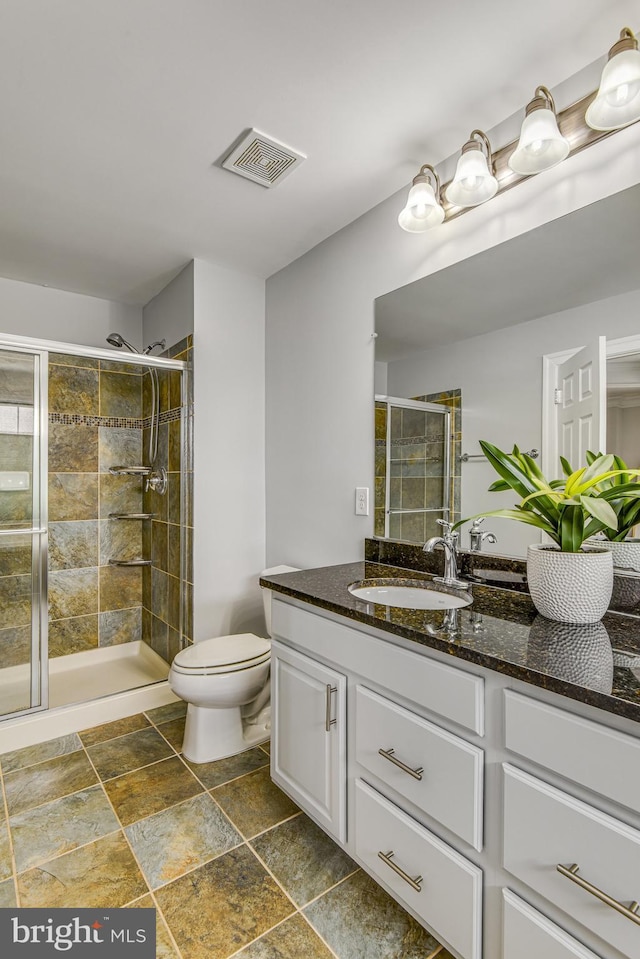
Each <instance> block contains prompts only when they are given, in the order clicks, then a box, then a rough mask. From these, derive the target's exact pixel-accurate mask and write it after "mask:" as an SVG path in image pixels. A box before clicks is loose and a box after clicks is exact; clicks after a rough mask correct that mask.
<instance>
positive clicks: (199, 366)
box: [194, 260, 285, 641]
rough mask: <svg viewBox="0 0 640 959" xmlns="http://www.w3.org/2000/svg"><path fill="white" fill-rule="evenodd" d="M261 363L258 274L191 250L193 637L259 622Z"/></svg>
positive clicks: (261, 288)
mask: <svg viewBox="0 0 640 959" xmlns="http://www.w3.org/2000/svg"><path fill="white" fill-rule="evenodd" d="M264 364H265V353H264V280H261V279H258V278H257V277H254V276H249V275H246V274H242V273H237V272H235V271H232V270H228V269H225V268H223V267H220V266H216V265H215V264H213V263H207V262H205V261H203V260H195V261H194V390H195V395H194V406H195V412H194V421H195V427H194V432H195V442H194V476H195V489H194V509H195V520H194V525H195V531H194V540H195V542H194V575H195V584H194V585H195V590H194V592H195V599H194V639H195V640H196V641H197V640H202V639H206V638H208V637H209V636H216V635H221V634H224V633H237V632H248V631H253V630H257V631H259V632H263V631H264V619H263V616H262V602H261V591H260V589H259V587H258V576H259V574H260V571H261V570H262V569H264V566H265V502H264V497H265V494H264V490H265V474H264V461H265V460H264V455H265V450H264V390H265V377H264ZM284 559H285V557H283V560H284Z"/></svg>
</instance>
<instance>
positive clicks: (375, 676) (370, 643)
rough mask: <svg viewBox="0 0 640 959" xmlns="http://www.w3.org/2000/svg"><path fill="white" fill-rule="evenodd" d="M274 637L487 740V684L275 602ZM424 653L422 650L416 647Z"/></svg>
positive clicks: (304, 611) (311, 614)
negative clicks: (485, 689) (485, 703)
mask: <svg viewBox="0 0 640 959" xmlns="http://www.w3.org/2000/svg"><path fill="white" fill-rule="evenodd" d="M271 615H272V620H271V623H272V630H271V631H272V635H273V636H274V637H282V638H283V639H286V640H289V641H290V642H292V643H295V644H296V646H301V647H302V648H303V649H307V650H309V652H310V653H311V655H313V656H320V657H322V658H324V659H328V660H329V661H330V662H333V663H335V664H336V665H337V666H338V667H339V668H340V669H343V670H345V672H350V673H353V674H354V675H356V676H362V677H363V679H369V680H371V681H372V682H374V683H378V684H379V685H380V686H382V687H386V688H389V687H393V690H394V692H395V693H397V694H398V696H399V697H402V698H404V699H408V700H410V701H411V702H414V703H418V704H420V705H422V706H424V707H425V708H427V709H429V710H431V711H432V712H434V713H438V714H439V715H440V716H443V717H444V718H445V719H450V720H452V721H453V722H454V723H458V725H460V726H462V727H464V728H465V729H470V730H471V731H472V732H474V733H478V734H479V735H481V736H482V735H484V680H483V679H482V678H481V677H480V676H474V675H473V674H471V673H467V672H465V670H463V669H457V668H456V667H454V666H447V665H446V664H445V663H441V662H439V661H437V660H435V659H431V658H430V657H429V656H428V655H426V654H425V655H423V654H422V653H418V652H415V653H414V652H411V651H410V650H406V649H403V648H402V647H401V646H396V645H395V644H394V643H393V642H392V640H388V641H387V640H382V639H377V638H376V637H375V636H369V635H367V634H366V633H364V632H362V631H361V630H359V629H355V628H353V627H351V626H345V625H343V624H342V623H336V622H334V620H332V619H326V618H325V617H324V616H321V615H319V614H318V613H312V612H307V611H306V610H304V609H298V607H297V606H291V605H289V604H288V603H284V602H282V601H281V600H277V599H276V600H274V603H273V608H272V614H271ZM418 648H422V649H424V647H418Z"/></svg>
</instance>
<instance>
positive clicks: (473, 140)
mask: <svg viewBox="0 0 640 959" xmlns="http://www.w3.org/2000/svg"><path fill="white" fill-rule="evenodd" d="M639 120H640V50H639V49H638V40H637V38H636V36H635V34H634V32H633V30H631V29H630V28H629V27H624V28H623V29H622V30H621V31H620V39H619V40H617V41H616V43H614V45H613V46H612V47H611V49H610V50H609V60H608V63H607V64H606V66H605V68H604V70H603V71H602V78H601V81H600V87H599V89H598V91H597V92H596V93H594V92H591V93H587V94H586V95H585V96H583V97H581V98H580V99H579V100H576V101H575V103H571V104H570V105H569V106H567V107H565V108H564V109H563V110H562V111H560V113H557V112H556V105H555V102H554V99H553V96H552V94H551V92H550V91H549V90H548V88H547V87H543V86H539V87H536V91H535V94H534V97H533V99H532V100H531V101H530V103H528V104H527V107H526V111H525V118H524V121H523V123H522V127H521V130H520V137H519V139H518V140H514V141H513V142H511V143H507V144H505V145H504V146H502V147H500V148H498V149H496V150H495V152H494V151H493V150H492V148H491V144H490V142H489V139H488V137H487V135H486V133H483V132H482V130H474V131H473V132H472V133H471V136H470V137H469V139H468V140H467V142H466V143H465V145H464V146H463V148H462V154H461V156H460V158H459V160H458V163H457V166H456V172H455V176H454V177H453V179H452V180H451V181H450V182H449V183H445V184H444V186H443V187H442V188H441V187H440V181H439V179H438V175H437V173H436V171H435V170H434V168H433V167H432V166H429V165H428V164H425V165H424V166H422V167H421V168H420V172H419V174H418V176H416V177H415V178H414V180H413V184H412V187H411V190H410V191H409V199H408V200H407V203H406V206H405V208H404V209H403V211H402V213H401V214H400V216H399V217H398V223H399V225H400V226H401V227H402V228H403V229H404V230H407V231H408V232H409V233H423V232H424V231H425V230H428V229H429V228H430V227H432V226H436V225H437V224H438V223H442V222H443V220H446V221H448V220H453V219H454V218H455V217H458V216H460V215H461V214H463V213H466V212H467V210H469V209H472V208H473V207H474V206H479V205H480V204H481V203H485V202H486V201H487V200H490V199H491V198H492V197H494V196H495V195H496V194H497V193H504V192H505V191H506V190H510V189H511V188H512V187H514V186H517V185H518V184H519V183H522V182H524V180H526V179H527V178H528V177H530V176H532V175H534V174H536V173H542V172H543V170H550V169H551V167H554V166H557V164H559V163H561V162H562V161H563V160H564V159H566V157H567V156H569V155H571V156H573V155H574V154H576V153H579V152H580V151H581V150H584V149H586V148H587V147H590V146H592V145H593V144H594V143H598V141H599V140H602V139H603V138H604V137H607V136H609V135H610V134H611V133H615V131H616V130H619V129H621V128H622V127H626V126H629V125H630V124H632V123H636V122H637V121H639ZM561 131H562V132H561ZM434 185H435V188H434Z"/></svg>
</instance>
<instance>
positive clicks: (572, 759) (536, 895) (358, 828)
mask: <svg viewBox="0 0 640 959" xmlns="http://www.w3.org/2000/svg"><path fill="white" fill-rule="evenodd" d="M275 598H276V601H275V602H274V604H273V636H274V643H273V667H272V668H273V706H272V712H273V716H274V731H273V743H272V776H273V778H274V780H275V781H276V782H277V783H278V784H279V785H280V786H281V787H282V788H283V789H284V790H285V792H287V793H289V795H290V796H292V798H294V799H295V800H296V801H297V802H298V803H299V804H300V806H301V807H302V808H303V809H305V811H306V812H307V813H308V814H309V815H310V816H311V818H313V819H314V820H315V821H316V822H317V823H318V824H319V825H320V826H322V827H323V828H324V829H325V830H326V831H327V832H329V833H331V834H332V835H333V836H334V837H336V838H337V840H338V841H339V842H340V843H341V844H342V845H343V847H344V848H345V849H346V850H347V851H348V852H349V854H350V855H351V856H353V858H354V859H355V860H356V861H357V862H358V863H359V864H360V865H361V866H362V867H363V868H364V869H365V870H366V871H367V872H368V873H369V874H370V875H371V876H373V878H374V879H376V881H377V882H379V883H380V884H381V885H382V886H383V887H384V888H385V889H386V890H387V891H388V892H389V893H390V894H391V895H392V896H393V897H394V898H395V899H396V900H397V901H398V902H400V903H401V904H402V905H403V906H404V907H405V908H406V909H407V910H408V911H409V912H410V913H411V914H412V915H414V916H415V917H416V919H418V921H420V922H421V923H422V924H423V925H424V926H425V927H426V928H427V929H429V931H430V932H432V933H433V934H434V935H435V936H436V937H437V938H438V939H439V940H440V941H441V942H443V943H444V944H445V945H446V947H447V948H448V949H449V951H450V952H451V954H452V955H453V956H455V957H456V959H543V957H544V959H639V957H640V906H638V907H637V910H636V906H635V905H634V901H635V900H638V901H640V724H637V723H634V722H632V721H630V720H627V719H624V718H621V717H615V716H613V715H612V714H610V713H608V712H607V711H605V710H603V709H596V708H593V707H590V706H587V705H584V704H582V703H580V702H578V701H576V700H572V699H568V698H565V697H563V696H561V695H558V694H555V693H553V692H550V691H548V690H545V689H541V688H539V687H537V686H535V685H531V684H527V683H524V682H522V681H519V680H516V679H512V678H510V677H509V676H505V675H502V674H501V673H499V672H498V671H495V670H491V669H485V668H483V667H481V666H477V665H471V664H469V663H466V662H463V661H461V660H459V659H457V658H454V657H453V656H448V655H447V654H446V653H441V652H438V651H436V650H433V649H431V648H427V647H424V646H420V645H416V646H415V651H414V649H413V648H412V646H411V644H410V643H408V642H407V641H403V640H402V639H399V638H398V637H396V636H394V635H392V634H386V635H385V632H384V630H383V629H382V628H377V629H374V628H369V627H367V626H365V625H361V624H359V623H356V624H351V622H350V621H349V620H348V619H347V618H346V617H340V616H338V615H333V614H331V613H326V612H324V611H323V610H318V609H317V608H315V607H313V606H311V605H307V604H304V603H302V602H300V601H296V600H286V601H283V600H279V599H278V598H277V596H276V597H275ZM558 866H560V867H561V869H560V870H558V868H557V867H558ZM576 866H577V869H576V868H575V867H576Z"/></svg>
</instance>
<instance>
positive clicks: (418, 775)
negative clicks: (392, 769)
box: [378, 749, 424, 781]
mask: <svg viewBox="0 0 640 959" xmlns="http://www.w3.org/2000/svg"><path fill="white" fill-rule="evenodd" d="M394 753H395V749H379V750H378V755H380V756H384V758H385V759H388V760H389V762H390V763H393V765H394V766H397V767H398V769H401V770H402V771H403V772H404V773H409V775H410V776H413V778H414V779H419V780H420V781H422V774H423V772H424V768H423V767H422V766H418V768H417V769H412V768H411V766H407V764H406V763H403V762H402V760H401V759H396V757H395V755H394Z"/></svg>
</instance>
